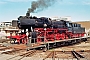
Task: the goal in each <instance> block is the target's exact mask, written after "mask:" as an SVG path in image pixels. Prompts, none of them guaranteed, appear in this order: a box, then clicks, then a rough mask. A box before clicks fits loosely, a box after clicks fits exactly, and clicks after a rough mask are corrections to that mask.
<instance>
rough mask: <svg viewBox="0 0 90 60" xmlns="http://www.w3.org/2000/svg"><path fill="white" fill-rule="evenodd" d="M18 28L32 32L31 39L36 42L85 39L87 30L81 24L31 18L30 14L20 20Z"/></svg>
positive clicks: (44, 18)
mask: <svg viewBox="0 0 90 60" xmlns="http://www.w3.org/2000/svg"><path fill="white" fill-rule="evenodd" d="M18 27H19V29H24V30H25V32H26V29H28V32H32V36H31V37H32V38H35V40H36V41H35V42H43V41H53V40H63V39H69V38H76V37H83V36H84V34H85V28H84V27H81V25H80V24H77V23H72V22H70V21H65V20H59V21H58V20H52V19H50V18H46V17H41V18H37V17H35V16H34V17H31V16H29V14H28V13H27V15H26V16H20V17H19V18H18ZM31 28H32V29H33V31H32V29H31ZM38 37H39V38H38ZM40 37H44V38H43V39H42V38H40Z"/></svg>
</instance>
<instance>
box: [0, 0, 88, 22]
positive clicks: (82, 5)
mask: <svg viewBox="0 0 90 60" xmlns="http://www.w3.org/2000/svg"><path fill="white" fill-rule="evenodd" d="M32 1H37V0H0V22H6V21H12V20H16V19H17V18H18V17H19V16H24V15H25V14H26V12H27V10H28V8H30V7H31V2H32ZM31 15H32V16H37V17H41V16H43V17H51V18H52V17H64V16H71V21H89V20H90V0H56V2H55V4H53V5H52V6H50V7H48V8H46V9H44V10H43V11H39V12H37V13H31Z"/></svg>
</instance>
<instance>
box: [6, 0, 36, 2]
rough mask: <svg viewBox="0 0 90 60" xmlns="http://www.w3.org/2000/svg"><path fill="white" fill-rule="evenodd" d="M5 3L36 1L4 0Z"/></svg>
mask: <svg viewBox="0 0 90 60" xmlns="http://www.w3.org/2000/svg"><path fill="white" fill-rule="evenodd" d="M5 1H7V2H29V1H36V0H5Z"/></svg>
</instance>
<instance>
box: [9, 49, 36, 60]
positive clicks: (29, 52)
mask: <svg viewBox="0 0 90 60" xmlns="http://www.w3.org/2000/svg"><path fill="white" fill-rule="evenodd" d="M36 52H37V50H30V51H28V52H26V53H24V54H20V55H17V56H14V57H11V58H9V59H7V60H11V59H15V58H16V57H18V56H21V57H20V58H18V60H21V59H23V58H24V57H28V56H29V57H31V56H33V55H34V54H35V53H36Z"/></svg>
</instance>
